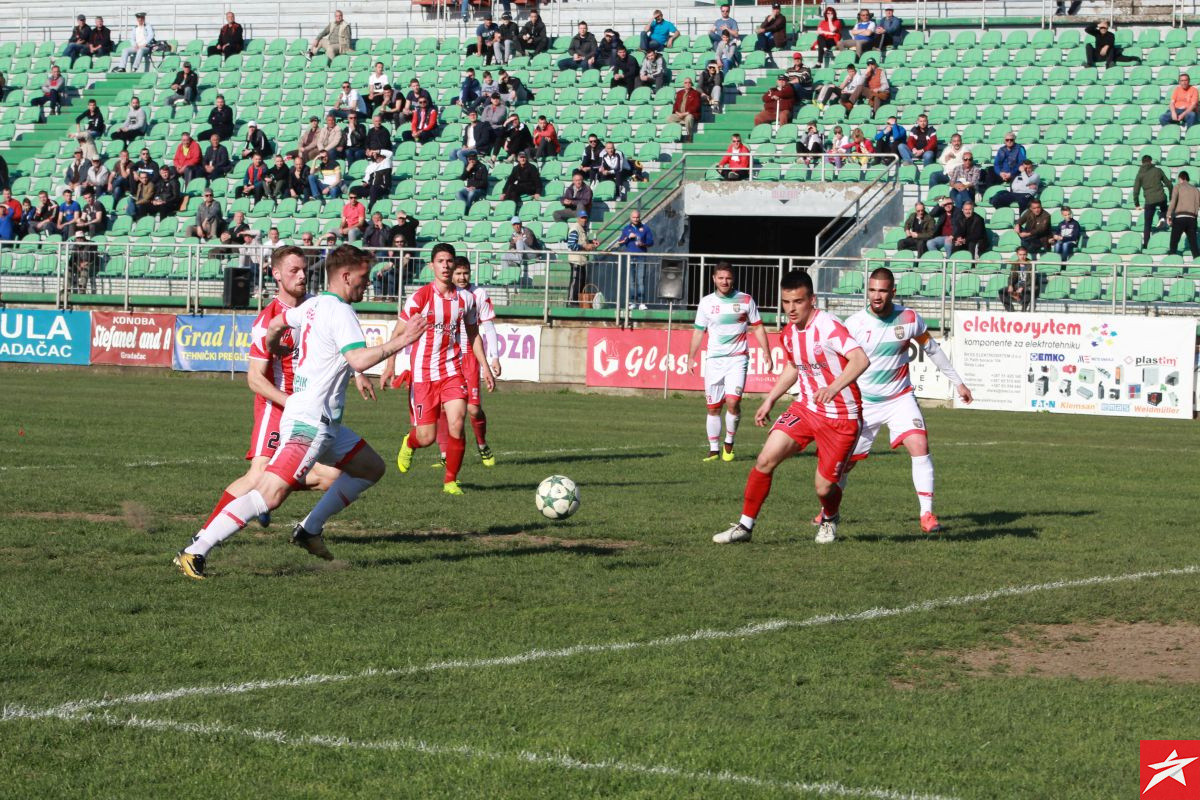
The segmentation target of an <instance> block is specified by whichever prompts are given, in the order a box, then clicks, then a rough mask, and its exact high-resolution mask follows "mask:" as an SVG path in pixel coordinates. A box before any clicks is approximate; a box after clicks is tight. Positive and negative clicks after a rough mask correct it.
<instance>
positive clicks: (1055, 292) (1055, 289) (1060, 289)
mask: <svg viewBox="0 0 1200 800" xmlns="http://www.w3.org/2000/svg"><path fill="white" fill-rule="evenodd" d="M1070 294H1071V279H1070V278H1067V277H1064V276H1062V275H1055V276H1053V277H1051V278H1050V279H1049V280H1048V281H1046V287H1045V288H1044V289H1042V291H1041V294H1040V295H1039V296H1038V297H1039V299H1041V300H1065V299H1066V298H1067V297H1069V296H1070Z"/></svg>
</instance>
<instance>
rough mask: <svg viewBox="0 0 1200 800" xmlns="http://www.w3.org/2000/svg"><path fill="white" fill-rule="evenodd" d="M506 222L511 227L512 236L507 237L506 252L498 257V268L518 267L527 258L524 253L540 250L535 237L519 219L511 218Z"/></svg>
mask: <svg viewBox="0 0 1200 800" xmlns="http://www.w3.org/2000/svg"><path fill="white" fill-rule="evenodd" d="M508 222H509V224H510V225H512V234H511V235H510V236H509V237H508V252H507V253H505V254H504V255H502V256H500V266H502V267H519V266H521V265H522V264H523V263H525V259H527V258H528V256H527V255H525V254H526V253H528V252H530V251H532V250H538V249H540V248H539V247H538V240H537V236H535V235H534V233H533V231H531V230H530V229H529V228H526V227H525V225H524V223H522V222H521V218H520V217H513V218H512V219H510V220H509V221H508Z"/></svg>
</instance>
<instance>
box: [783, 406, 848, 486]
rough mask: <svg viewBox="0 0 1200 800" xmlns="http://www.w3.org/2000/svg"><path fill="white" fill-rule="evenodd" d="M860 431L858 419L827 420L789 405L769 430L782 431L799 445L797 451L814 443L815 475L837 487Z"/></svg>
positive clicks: (804, 409)
mask: <svg viewBox="0 0 1200 800" xmlns="http://www.w3.org/2000/svg"><path fill="white" fill-rule="evenodd" d="M861 427H862V420H861V419H857V418H856V419H830V418H829V417H826V416H822V415H820V414H814V413H813V412H812V411H809V410H808V408H807V407H805V406H804V404H803V403H792V404H791V405H790V406H788V410H787V411H785V412H783V413H782V414H780V415H779V419H777V420H775V424H774V425H773V426H772V427H771V430H773V431H783V432H784V433H786V434H787V435H788V436H790V437H792V439H793V440H794V441H795V442H796V443H797V444H798V445H800V449H801V450H803V449H804V448H806V447H808V445H809V443H810V442H814V441H815V442H816V443H817V473H818V474H819V475H821V477H823V478H825V480H828V481H832V482H834V483H837V482H838V481H839V480H841V478H842V475H843V474H844V473H845V471H846V466H847V465H848V464H849V463H850V454H851V453H853V452H854V443H855V442H857V441H858V432H859V429H860V428H861Z"/></svg>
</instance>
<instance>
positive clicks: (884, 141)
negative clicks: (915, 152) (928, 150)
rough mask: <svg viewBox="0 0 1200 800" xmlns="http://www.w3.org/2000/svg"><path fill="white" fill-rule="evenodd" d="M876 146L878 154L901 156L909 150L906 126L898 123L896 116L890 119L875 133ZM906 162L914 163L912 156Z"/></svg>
mask: <svg viewBox="0 0 1200 800" xmlns="http://www.w3.org/2000/svg"><path fill="white" fill-rule="evenodd" d="M874 145H875V152H876V153H893V154H895V155H900V154H901V152H902V151H903V150H905V149H907V148H908V131H906V130H904V126H903V125H901V124H900V123H899V122H897V121H896V118H895V117H894V116H893V117H888V118H887V122H886V123H884V124H883V125H880V126H879V130H878V131H877V132H876V133H875V141H874ZM905 160H906V161H907V162H908V163H910V164H911V163H912V157H911V156H910V157H909V158H907V159H905Z"/></svg>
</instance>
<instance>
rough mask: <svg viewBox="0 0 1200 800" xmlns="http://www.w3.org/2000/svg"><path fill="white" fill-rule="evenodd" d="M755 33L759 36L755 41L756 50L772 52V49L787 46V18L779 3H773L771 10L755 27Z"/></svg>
mask: <svg viewBox="0 0 1200 800" xmlns="http://www.w3.org/2000/svg"><path fill="white" fill-rule="evenodd" d="M754 33H755V34H756V36H757V38H756V39H755V42H754V49H755V50H763V51H765V52H767V53H770V52H771V51H772V50H776V49H779V48H783V47H787V42H788V34H787V19H786V18H785V17H784V16H783V12H782V11H781V10H780V6H779V3H772V4H771V10H770V11H768V12H767V16H766V17H764V18H763V21H762V23H761V24H760V25H759V26H758V27H757V28H755V30H754Z"/></svg>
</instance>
